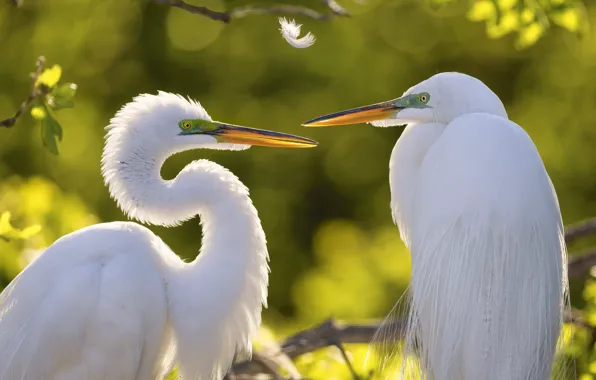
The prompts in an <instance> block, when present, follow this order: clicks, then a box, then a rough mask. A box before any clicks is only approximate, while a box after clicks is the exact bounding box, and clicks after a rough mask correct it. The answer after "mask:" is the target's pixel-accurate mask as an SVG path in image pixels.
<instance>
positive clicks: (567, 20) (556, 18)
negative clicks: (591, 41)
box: [550, 8, 582, 32]
mask: <svg viewBox="0 0 596 380" xmlns="http://www.w3.org/2000/svg"><path fill="white" fill-rule="evenodd" d="M550 18H551V20H552V21H553V22H554V23H555V24H557V25H559V26H561V27H563V28H565V29H567V30H569V31H571V32H577V31H579V29H580V25H581V22H582V21H581V19H582V17H581V14H580V11H579V10H578V9H574V8H566V9H563V10H561V11H558V12H553V13H551V14H550Z"/></svg>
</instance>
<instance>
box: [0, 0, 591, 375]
mask: <svg viewBox="0 0 596 380" xmlns="http://www.w3.org/2000/svg"><path fill="white" fill-rule="evenodd" d="M189 2H191V3H193V4H196V5H206V6H209V7H210V8H212V9H215V10H224V9H229V8H230V7H234V6H241V5H245V4H249V3H251V2H252V0H226V1H225V2H224V1H223V0H192V1H189ZM260 3H264V4H268V3H273V1H270V0H263V1H261V2H260ZM284 3H290V4H299V5H306V6H309V7H312V8H313V9H318V10H321V6H322V4H321V3H322V2H320V1H318V0H304V1H302V0H300V1H299V0H288V1H287V2H286V1H284ZM340 3H341V4H342V5H343V6H344V7H345V8H347V9H348V11H350V12H351V13H352V15H353V17H351V18H334V19H332V20H330V21H328V22H317V21H314V20H311V19H308V18H300V17H296V21H297V22H298V23H300V24H304V27H303V28H304V30H305V31H312V32H313V34H314V35H315V36H316V37H317V43H316V44H315V45H313V46H312V47H310V48H308V49H294V48H292V47H290V46H289V45H288V44H287V43H286V42H285V41H284V40H283V39H282V38H281V37H280V36H279V33H278V32H277V28H278V24H277V18H276V17H273V16H267V15H264V16H254V17H247V18H245V19H240V20H235V21H233V22H232V23H230V24H229V25H224V24H222V23H220V22H216V21H213V20H209V19H207V18H204V17H200V16H197V15H192V14H189V13H187V12H184V11H182V10H180V9H176V8H170V7H164V6H158V5H155V4H153V3H152V2H147V1H144V0H126V1H121V0H105V1H92V0H77V1H67V2H63V3H61V4H60V6H57V5H56V4H54V3H52V2H47V1H46V2H44V1H39V2H33V1H30V2H27V1H25V2H24V4H23V5H22V6H21V7H19V8H16V7H11V6H3V7H0V45H1V46H2V47H3V57H2V63H1V64H0V115H3V116H4V115H7V116H8V115H11V114H12V113H13V112H14V111H15V110H16V109H18V107H19V105H20V102H21V101H22V100H23V99H22V93H23V89H25V88H29V86H30V84H31V83H30V82H29V78H28V73H29V72H30V71H31V66H32V62H35V59H36V58H37V57H38V56H39V55H42V54H43V55H45V56H46V57H48V59H49V60H51V61H54V62H60V69H57V68H55V67H53V68H50V69H49V70H50V71H46V72H44V78H45V79H43V81H47V82H45V83H46V85H48V83H49V84H54V85H55V86H53V87H52V88H53V90H52V92H51V93H48V97H46V98H44V101H43V104H37V106H40V107H41V108H32V109H31V112H29V113H24V114H23V115H22V116H21V119H20V120H19V125H17V126H16V127H14V128H8V129H7V128H3V129H1V130H0V213H4V212H10V215H11V216H12V219H11V220H10V221H11V225H12V226H15V228H17V229H24V228H26V227H27V226H33V225H41V226H42V227H43V228H42V229H41V231H39V232H38V233H37V234H35V235H33V236H31V237H30V238H29V239H26V240H23V239H15V240H11V241H10V242H6V241H4V240H3V239H0V287H3V286H5V285H6V284H7V283H8V282H9V281H10V279H12V278H13V277H14V276H15V275H16V274H17V273H19V271H20V270H22V268H23V267H24V265H26V263H27V262H28V261H30V260H32V259H33V258H34V257H35V254H36V253H37V252H39V250H41V249H43V248H44V247H46V246H48V245H49V244H51V243H52V242H53V241H55V240H56V239H57V238H59V237H61V236H63V235H65V234H68V233H70V232H72V231H74V230H76V229H78V228H81V227H83V226H85V225H89V224H93V223H97V222H99V221H113V220H122V219H124V216H123V215H122V213H121V211H119V210H118V209H117V207H116V205H115V203H114V202H113V201H112V200H111V199H110V197H109V194H108V191H107V190H106V189H105V187H104V185H103V180H102V178H101V175H100V156H101V149H102V147H103V136H104V133H105V131H104V129H103V128H104V127H105V126H106V125H107V124H108V121H109V119H110V117H112V116H113V115H114V113H115V112H116V111H117V110H118V109H119V107H121V106H122V105H123V104H124V103H125V102H128V101H130V100H131V99H132V97H133V96H135V95H137V94H139V93H146V92H149V93H155V92H156V91H157V90H164V91H170V92H176V93H181V94H184V95H189V96H190V97H192V98H196V99H197V100H200V101H201V103H202V104H203V106H205V108H206V109H207V110H208V112H209V113H210V114H211V115H212V116H213V117H214V118H215V119H218V120H222V121H226V122H230V123H235V124H243V125H247V126H253V127H263V128H271V129H275V130H278V131H283V132H288V133H294V134H301V135H305V136H308V137H312V138H314V139H316V140H318V141H319V142H320V145H319V147H318V148H316V149H312V150H308V151H305V150H289V149H288V150H283V149H266V148H252V149H250V150H248V151H245V152H220V151H213V152H206V151H201V152H187V153H183V154H179V155H176V156H175V157H173V158H171V159H170V160H168V162H167V163H166V165H165V167H164V169H163V175H164V177H166V178H172V177H173V176H174V175H176V173H178V172H179V171H180V170H181V168H182V167H183V166H184V165H186V164H187V163H188V162H190V161H191V160H193V159H196V158H198V157H203V158H208V159H213V160H214V161H217V162H219V163H221V164H222V165H224V166H226V167H228V168H230V170H232V171H233V172H234V173H236V174H237V175H238V176H239V178H240V179H241V180H242V181H243V182H244V183H245V184H246V185H247V186H248V187H249V188H250V189H251V197H252V199H253V201H254V203H255V205H256V207H257V209H258V210H259V215H260V217H261V221H262V223H263V227H264V229H265V232H266V233H267V240H268V246H269V250H270V253H271V269H272V272H271V277H270V293H269V294H270V295H269V304H270V308H269V309H268V310H266V312H265V315H264V317H265V321H266V325H267V326H269V327H270V328H271V329H272V330H273V331H275V334H276V339H278V340H280V339H281V337H284V336H287V335H288V334H289V333H291V332H295V331H296V330H297V329H301V328H306V327H308V326H310V325H312V324H313V323H314V322H319V321H320V319H322V318H327V317H330V316H333V317H336V318H338V319H349V320H351V319H369V318H377V319H378V318H381V317H383V316H384V315H385V314H386V313H387V312H388V311H389V310H390V309H391V306H392V305H393V303H394V302H396V301H397V299H398V298H399V296H400V295H401V293H402V292H403V290H404V289H405V288H406V286H407V284H408V280H409V275H410V261H409V256H408V254H407V251H406V249H405V248H404V246H403V245H402V243H401V242H400V239H399V232H398V230H397V228H396V227H395V226H394V225H393V222H392V220H391V214H390V210H389V199H390V198H389V185H388V165H387V163H388V160H389V155H390V153H391V149H392V148H393V145H394V144H395V141H396V140H397V138H398V137H399V135H400V133H401V129H400V128H386V129H374V128H372V127H370V126H350V127H343V128H341V129H337V128H328V129H316V130H315V129H308V130H307V129H303V128H301V127H300V124H301V123H302V122H304V121H305V120H308V119H310V118H312V117H315V116H318V115H322V114H326V113H329V112H332V111H336V110H341V109H346V108H350V107H354V106H358V105H363V104H370V103H373V102H377V101H382V100H386V99H391V98H395V97H397V96H399V95H400V94H402V93H403V92H404V91H405V90H406V89H407V88H408V87H410V86H412V85H414V84H415V83H417V82H419V81H421V80H423V79H425V78H427V77H429V76H431V75H433V74H435V73H437V72H440V71H461V72H466V73H469V74H471V75H474V76H476V77H478V78H480V79H482V80H483V81H484V82H485V83H487V85H489V86H490V87H491V88H492V89H493V90H494V91H495V92H496V93H497V94H499V96H500V97H501V99H502V100H503V102H504V103H505V105H506V107H507V110H508V112H509V115H510V117H511V118H512V119H513V120H514V121H516V122H518V123H519V124H521V125H522V126H524V128H525V129H526V130H527V132H528V133H529V134H530V136H531V137H532V138H533V140H534V142H535V143H536V145H537V147H538V150H539V151H540V153H541V155H542V157H543V160H544V162H545V165H546V167H547V169H548V171H549V173H550V175H551V178H552V180H553V183H554V185H555V187H556V189H557V194H558V196H559V201H560V205H561V209H562V213H563V218H564V220H565V223H566V224H570V223H573V222H575V221H578V220H581V219H583V218H586V217H589V216H594V215H596V176H594V173H595V172H596V155H595V154H594V153H593V147H594V145H596V128H594V104H596V80H594V78H596V34H595V32H594V31H593V30H591V29H589V28H588V27H587V25H589V24H594V23H595V22H596V4H595V3H593V2H585V3H584V4H585V5H582V4H581V3H580V2H572V1H556V0H550V1H545V0H534V1H512V0H500V1H488V2H487V1H475V2H473V1H470V2H468V1H455V0H442V1H438V0H427V1H425V2H418V1H407V0H365V1H356V0H340ZM489 3H490V4H492V6H491V5H489ZM520 4H521V5H522V7H521V8H520ZM561 7H567V8H565V10H564V11H563V10H561V9H563V8H561ZM528 9H529V10H528ZM65 20H67V21H66V22H65ZM470 20H473V21H474V20H476V21H479V22H470ZM480 21H481V22H480ZM537 23H538V25H539V27H540V31H539V32H537V31H536V30H537V29H536V28H537V27H536V24H537ZM553 24H555V25H560V26H562V28H551V29H550V30H549V32H548V33H544V31H545V30H546V29H545V28H546V27H547V26H549V25H553ZM570 31H571V32H573V33H571V32H570ZM578 34H579V35H580V36H581V37H582V38H577V36H576V35H578ZM497 37H498V38H497ZM530 45H531V46H530ZM520 47H525V48H524V49H523V50H520V49H519V48H520ZM62 71H64V72H65V73H68V78H69V81H72V82H75V83H78V84H79V85H80V88H79V91H77V94H76V96H77V106H76V108H75V109H73V108H68V106H71V105H72V104H70V102H69V101H68V96H69V94H71V95H74V90H75V89H76V87H73V86H72V85H69V84H67V85H66V86H67V87H62V86H64V85H60V84H58V83H59V82H58V81H59V78H58V79H56V77H57V76H58V75H57V73H61V72H62ZM46 73H47V74H46ZM59 88H60V90H58V89H59ZM58 109H60V120H61V122H60V125H61V127H56V125H55V124H54V122H53V121H52V120H55V118H52V120H48V121H46V123H47V124H46V126H45V127H43V125H42V127H43V128H45V129H44V131H46V132H47V133H48V137H47V139H48V141H49V139H50V137H49V136H51V139H52V141H54V143H55V142H56V140H59V139H60V137H59V136H60V135H61V132H58V131H61V130H62V129H63V130H64V134H66V135H68V139H67V142H68V143H64V144H62V145H61V147H60V150H61V152H60V153H61V156H60V158H59V159H58V158H56V157H55V156H53V155H48V154H46V152H45V151H44V150H43V149H40V148H42V146H43V144H46V145H48V141H46V140H45V139H44V140H43V141H39V138H37V137H36V138H33V136H37V135H36V133H37V132H36V131H35V130H34V129H33V128H31V127H32V126H33V125H34V122H35V121H36V119H37V118H39V117H40V116H42V115H43V116H46V117H47V115H51V113H53V112H54V111H56V110H58ZM48 111H49V112H48ZM43 120H46V118H44V119H43ZM44 135H45V134H44ZM56 148H57V145H56ZM50 149H53V147H50ZM56 151H57V150H56ZM150 228H151V229H152V230H153V231H154V232H155V233H157V234H158V235H159V236H161V237H162V238H163V239H164V241H165V242H166V243H167V244H168V245H170V246H171V247H172V249H173V250H174V251H176V252H177V253H178V254H179V255H180V256H181V257H183V258H185V259H189V258H192V257H194V256H195V255H196V253H197V251H198V247H199V246H200V237H199V236H198V234H197V231H198V229H199V224H198V221H196V220H194V221H192V222H188V223H185V224H184V225H182V226H180V227H177V228H169V229H168V228H164V227H154V226H152V227H150ZM585 244H587V243H585V242H578V243H574V245H573V246H572V247H570V248H571V251H572V252H573V251H577V250H580V249H581V248H583V247H584V245H585ZM23 253H24V254H23ZM593 287H594V285H593V284H592V282H588V284H587V286H585V287H584V286H583V283H579V284H573V285H572V296H571V302H572V304H573V305H574V306H576V307H579V308H582V309H583V310H584V311H585V312H586V313H587V314H588V315H590V316H591V317H590V320H591V321H592V323H594V322H596V321H594V319H596V317H594V316H592V315H593V314H594V315H596V302H595V301H594V297H593V295H590V294H593V293H594V292H593V291H592V290H590V289H591V288H593ZM587 344H589V337H586V336H585V333H584V332H582V331H577V332H576V334H574V339H572V340H571V341H570V342H568V345H567V346H568V347H567V350H568V354H569V355H570V356H572V357H576V358H577V363H578V368H579V370H580V372H581V373H582V374H583V376H584V379H591V378H592V377H591V376H592V375H591V373H592V374H593V373H596V370H595V368H596V364H593V363H595V362H596V357H595V356H594V355H595V354H594V352H593V350H592V349H590V350H586V349H585V347H586V345H587ZM350 350H351V355H353V357H354V361H355V366H356V368H360V367H361V366H362V365H363V363H364V357H365V353H366V347H362V346H358V347H351V348H350ZM329 358H330V359H329ZM336 358H338V356H336V350H335V349H334V348H330V349H328V350H321V351H320V352H316V353H313V354H312V355H306V356H303V357H301V358H300V361H299V369H300V370H302V371H304V374H305V376H308V377H312V378H326V379H329V378H338V379H339V378H342V379H347V378H348V377H349V373H348V372H347V369H346V368H345V365H343V362H342V361H341V359H339V360H336ZM359 366H360V367H359ZM364 372H366V371H364ZM322 373H324V376H321V374H322Z"/></svg>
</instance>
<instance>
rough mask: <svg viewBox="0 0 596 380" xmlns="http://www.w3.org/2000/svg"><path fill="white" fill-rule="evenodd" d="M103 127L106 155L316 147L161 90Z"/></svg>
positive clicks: (134, 103) (131, 105)
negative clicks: (222, 117)
mask: <svg viewBox="0 0 596 380" xmlns="http://www.w3.org/2000/svg"><path fill="white" fill-rule="evenodd" d="M106 129H107V130H108V135H107V137H106V139H107V140H106V147H105V153H108V152H112V153H114V151H119V150H120V151H121V150H129V151H130V150H133V151H138V150H140V149H142V150H150V151H152V152H153V153H155V154H158V153H162V154H165V155H170V154H174V153H177V152H181V151H185V150H189V149H196V148H208V149H227V150H243V149H247V148H249V147H250V146H252V145H259V146H273V147H282V148H310V147H314V146H316V145H317V142H316V141H313V140H310V139H306V138H303V137H298V136H294V135H289V134H285V133H279V132H271V131H266V130H261V129H255V128H247V127H241V126H237V125H232V124H227V123H221V122H217V121H213V120H212V119H211V117H210V116H209V115H208V114H207V111H205V109H204V108H203V107H202V106H201V105H200V103H199V102H196V101H193V100H191V99H185V98H183V97H182V96H180V95H175V94H170V93H167V92H161V91H160V92H158V94H157V95H149V94H143V95H139V96H137V97H135V98H134V99H133V101H132V102H130V103H128V104H126V105H125V106H124V107H122V109H120V111H118V113H117V114H116V116H114V117H113V118H112V120H111V121H110V125H109V126H108V127H107V128H106Z"/></svg>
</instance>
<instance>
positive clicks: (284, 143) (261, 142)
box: [208, 123, 319, 148]
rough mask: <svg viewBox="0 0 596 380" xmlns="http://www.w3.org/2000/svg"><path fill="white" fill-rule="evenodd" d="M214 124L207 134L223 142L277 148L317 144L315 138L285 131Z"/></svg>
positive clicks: (312, 146)
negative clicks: (214, 126) (213, 127)
mask: <svg viewBox="0 0 596 380" xmlns="http://www.w3.org/2000/svg"><path fill="white" fill-rule="evenodd" d="M216 125H217V126H218V128H217V129H215V130H213V131H211V132H208V134H211V135H213V136H215V137H216V138H217V140H218V141H220V142H225V143H232V144H246V145H254V146H270V147H278V148H314V147H315V146H317V145H318V144H319V143H318V142H316V141H315V140H311V139H307V138H305V137H300V136H294V135H290V134H287V133H281V132H273V131H267V130H264V129H256V128H248V127H241V126H239V125H232V124H226V123H216Z"/></svg>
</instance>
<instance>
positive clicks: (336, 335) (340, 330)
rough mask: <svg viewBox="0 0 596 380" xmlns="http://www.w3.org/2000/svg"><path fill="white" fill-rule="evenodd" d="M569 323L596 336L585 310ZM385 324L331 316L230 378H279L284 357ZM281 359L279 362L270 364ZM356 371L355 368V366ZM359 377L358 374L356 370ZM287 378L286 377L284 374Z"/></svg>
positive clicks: (397, 327)
mask: <svg viewBox="0 0 596 380" xmlns="http://www.w3.org/2000/svg"><path fill="white" fill-rule="evenodd" d="M563 318H564V320H565V323H570V324H573V325H575V326H578V327H582V328H586V329H588V330H589V331H590V332H591V333H592V335H593V336H594V337H596V328H594V327H593V326H591V325H590V324H589V323H587V322H586V321H584V319H583V318H582V316H581V311H579V310H575V309H570V310H567V311H565V314H564V317H563ZM392 323H393V324H394V327H393V328H392V330H393V331H396V332H398V334H397V336H395V337H394V338H395V339H397V340H399V339H403V337H404V334H405V327H406V320H405V319H398V320H395V321H393V322H392ZM380 327H381V324H380V323H379V324H338V323H337V322H335V321H333V320H332V319H329V320H327V321H325V322H323V323H321V324H320V325H318V326H315V327H313V328H310V329H307V330H303V331H300V332H298V333H296V334H294V335H292V336H290V337H289V338H287V339H285V340H284V341H283V342H282V343H281V344H280V345H274V346H272V347H270V348H266V349H264V350H261V351H260V352H258V353H255V356H253V359H251V360H250V361H242V362H238V363H235V364H234V366H233V367H232V370H231V372H230V374H228V376H226V378H227V379H230V380H232V379H236V380H239V379H250V378H251V377H253V376H255V375H258V374H262V373H266V374H268V375H270V376H273V378H275V379H279V377H280V376H281V375H280V372H279V368H284V367H285V366H286V365H280V364H279V363H280V362H281V360H284V359H285V360H288V359H296V358H297V357H299V356H301V355H304V354H307V353H310V352H314V351H316V350H319V349H321V348H325V347H329V346H338V347H339V348H340V350H343V347H341V346H342V345H343V344H370V343H371V342H372V340H373V338H374V336H375V334H376V332H377V330H378V329H379V328H380ZM264 358H267V359H266V361H267V363H269V364H267V365H264V364H265V363H264ZM344 359H345V360H346V364H347V365H348V366H349V367H350V368H351V364H350V362H349V361H348V360H347V357H344ZM270 363H278V364H273V365H272V364H270ZM276 367H277V368H278V370H277V371H278V372H277V373H276V374H272V373H271V371H272V370H274V369H275V368H276ZM291 367H293V370H292V371H291V372H290V371H288V372H290V379H299V378H301V377H300V376H299V374H298V373H297V370H296V369H295V367H294V366H293V365H291ZM352 371H353V370H352ZM352 374H353V376H354V377H355V378H358V376H357V375H356V374H355V373H354V372H352ZM282 378H284V377H282Z"/></svg>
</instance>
